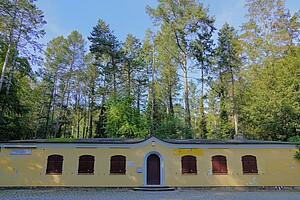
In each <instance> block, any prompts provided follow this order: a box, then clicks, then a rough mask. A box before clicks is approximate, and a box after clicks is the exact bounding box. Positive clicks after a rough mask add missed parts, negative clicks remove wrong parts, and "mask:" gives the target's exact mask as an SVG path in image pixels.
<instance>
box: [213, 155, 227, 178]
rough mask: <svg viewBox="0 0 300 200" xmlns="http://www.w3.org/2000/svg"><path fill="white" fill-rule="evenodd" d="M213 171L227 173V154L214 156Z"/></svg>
mask: <svg viewBox="0 0 300 200" xmlns="http://www.w3.org/2000/svg"><path fill="white" fill-rule="evenodd" d="M212 172H213V173H215V174H227V172H228V170H227V160H226V157H225V156H213V157H212Z"/></svg>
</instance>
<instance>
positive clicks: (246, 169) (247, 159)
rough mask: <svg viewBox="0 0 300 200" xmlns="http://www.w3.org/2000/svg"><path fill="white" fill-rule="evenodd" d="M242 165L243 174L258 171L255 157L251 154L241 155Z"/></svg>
mask: <svg viewBox="0 0 300 200" xmlns="http://www.w3.org/2000/svg"><path fill="white" fill-rule="evenodd" d="M242 167H243V173H244V174H251V173H258V170H257V161H256V157H255V156H252V155H246V156H243V157H242Z"/></svg>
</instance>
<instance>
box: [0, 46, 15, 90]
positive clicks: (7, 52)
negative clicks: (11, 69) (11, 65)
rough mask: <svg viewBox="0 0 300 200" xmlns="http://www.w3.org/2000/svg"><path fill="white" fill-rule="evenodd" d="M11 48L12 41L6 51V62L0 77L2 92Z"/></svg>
mask: <svg viewBox="0 0 300 200" xmlns="http://www.w3.org/2000/svg"><path fill="white" fill-rule="evenodd" d="M11 48H12V47H11V43H9V44H8V48H7V51H6V55H5V59H4V63H3V66H2V73H1V77H0V92H1V90H2V85H3V82H4V76H5V72H6V68H7V65H8V59H9V55H10V52H11Z"/></svg>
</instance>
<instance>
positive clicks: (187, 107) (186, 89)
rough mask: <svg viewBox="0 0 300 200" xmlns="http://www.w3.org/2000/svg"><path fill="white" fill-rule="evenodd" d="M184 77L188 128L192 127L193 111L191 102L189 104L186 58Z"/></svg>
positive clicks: (185, 113) (185, 110) (185, 111)
mask: <svg viewBox="0 0 300 200" xmlns="http://www.w3.org/2000/svg"><path fill="white" fill-rule="evenodd" d="M183 79H184V103H185V109H184V115H185V124H186V126H187V127H188V128H190V127H191V113H190V104H189V89H188V79H187V61H186V58H185V60H184V62H183Z"/></svg>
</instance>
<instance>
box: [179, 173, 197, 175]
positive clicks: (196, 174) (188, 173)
mask: <svg viewBox="0 0 300 200" xmlns="http://www.w3.org/2000/svg"><path fill="white" fill-rule="evenodd" d="M181 174H182V175H197V172H184V173H181Z"/></svg>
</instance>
